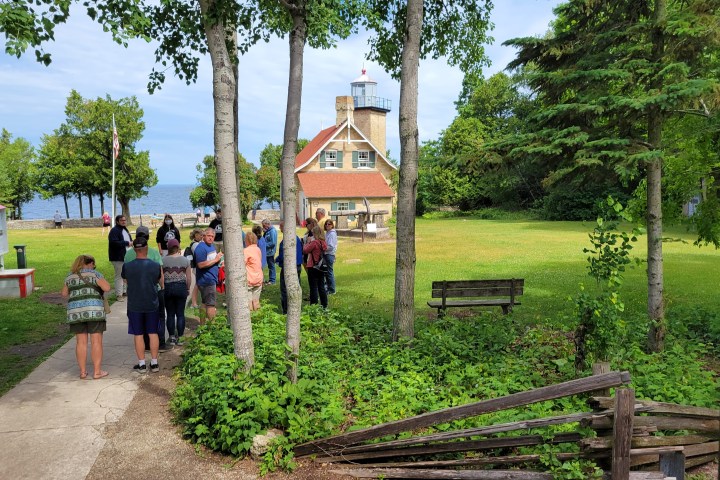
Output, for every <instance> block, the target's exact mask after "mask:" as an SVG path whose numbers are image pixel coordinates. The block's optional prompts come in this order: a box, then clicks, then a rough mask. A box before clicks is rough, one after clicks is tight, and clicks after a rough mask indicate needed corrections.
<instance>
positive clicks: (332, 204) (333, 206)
mask: <svg viewBox="0 0 720 480" xmlns="http://www.w3.org/2000/svg"><path fill="white" fill-rule="evenodd" d="M330 210H337V202H332V203H331V204H330Z"/></svg>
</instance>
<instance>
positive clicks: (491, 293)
mask: <svg viewBox="0 0 720 480" xmlns="http://www.w3.org/2000/svg"><path fill="white" fill-rule="evenodd" d="M445 292H446V293H445V297H447V298H450V297H509V296H510V295H511V294H512V288H511V287H510V286H509V285H508V286H507V287H493V288H465V289H454V288H448V289H447V290H446V291H445ZM522 294H523V287H515V295H522ZM442 296H443V291H442V288H440V289H437V290H436V289H433V291H432V298H442Z"/></svg>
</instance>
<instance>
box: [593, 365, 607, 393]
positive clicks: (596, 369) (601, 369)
mask: <svg viewBox="0 0 720 480" xmlns="http://www.w3.org/2000/svg"><path fill="white" fill-rule="evenodd" d="M609 371H610V362H595V363H593V366H592V374H593V375H602V374H603V373H608V372H609ZM592 394H593V396H596V397H609V396H610V389H609V388H603V389H602V390H595V391H594V392H593V393H592Z"/></svg>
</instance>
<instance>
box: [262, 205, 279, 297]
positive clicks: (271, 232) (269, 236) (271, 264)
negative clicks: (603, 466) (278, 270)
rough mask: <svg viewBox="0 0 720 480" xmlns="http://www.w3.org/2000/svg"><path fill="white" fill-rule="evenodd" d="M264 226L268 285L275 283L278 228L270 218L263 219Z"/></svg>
mask: <svg viewBox="0 0 720 480" xmlns="http://www.w3.org/2000/svg"><path fill="white" fill-rule="evenodd" d="M262 228H263V230H264V231H265V233H264V234H263V238H264V239H265V256H266V258H267V266H268V281H267V285H275V280H276V278H275V249H276V248H277V230H275V227H273V226H272V225H270V220H268V219H264V220H263V221H262Z"/></svg>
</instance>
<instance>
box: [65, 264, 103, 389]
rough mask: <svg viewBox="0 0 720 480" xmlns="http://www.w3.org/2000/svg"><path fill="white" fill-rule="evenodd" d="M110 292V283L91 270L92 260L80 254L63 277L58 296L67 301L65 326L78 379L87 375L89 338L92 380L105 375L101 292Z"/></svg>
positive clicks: (93, 265) (93, 267)
mask: <svg viewBox="0 0 720 480" xmlns="http://www.w3.org/2000/svg"><path fill="white" fill-rule="evenodd" d="M109 291H110V283H109V282H108V281H107V280H105V277H103V275H102V274H101V273H100V272H98V271H97V270H95V258H93V257H92V256H91V255H80V256H78V257H77V258H76V259H75V261H74V262H73V264H72V267H71V270H70V273H69V274H68V276H67V277H65V284H64V285H63V288H62V291H61V294H62V296H63V297H65V298H67V299H68V303H67V323H68V324H69V326H70V331H71V332H72V333H74V334H75V341H76V344H75V357H76V359H77V362H78V366H79V367H80V378H81V379H83V380H85V379H86V378H87V377H88V372H87V368H86V365H87V345H88V335H89V336H90V358H91V359H92V363H93V368H94V372H93V378H94V379H95V380H97V379H99V378H103V377H107V376H108V372H105V371H103V369H102V357H103V345H102V337H103V332H104V331H105V329H106V317H105V306H104V302H103V294H104V292H109Z"/></svg>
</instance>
